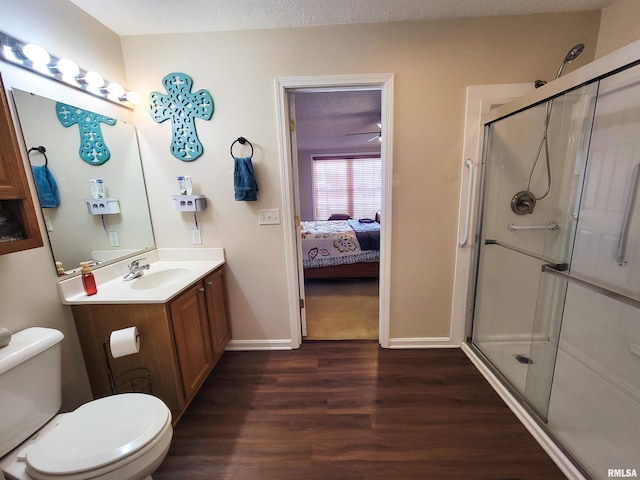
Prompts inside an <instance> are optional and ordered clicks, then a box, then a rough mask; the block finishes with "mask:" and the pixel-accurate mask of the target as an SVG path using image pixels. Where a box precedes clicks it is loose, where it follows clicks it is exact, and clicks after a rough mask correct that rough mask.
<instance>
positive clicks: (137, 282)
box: [125, 267, 191, 290]
mask: <svg viewBox="0 0 640 480" xmlns="http://www.w3.org/2000/svg"><path fill="white" fill-rule="evenodd" d="M190 273H191V270H189V269H188V268H184V267H174V268H166V269H163V270H157V271H155V272H154V271H146V272H145V273H144V275H142V276H141V277H138V278H136V279H134V280H130V281H127V282H125V283H128V284H129V287H130V288H132V289H134V290H149V289H152V288H158V287H166V286H169V285H172V284H174V283H179V282H181V281H182V279H183V278H184V277H186V276H187V275H189V274H190Z"/></svg>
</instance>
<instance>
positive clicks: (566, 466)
mask: <svg viewBox="0 0 640 480" xmlns="http://www.w3.org/2000/svg"><path fill="white" fill-rule="evenodd" d="M460 348H461V349H462V351H463V352H464V353H465V355H467V357H469V360H471V362H472V363H473V364H474V365H475V366H476V368H477V369H478V370H479V371H480V373H481V374H482V375H483V376H484V378H485V379H486V380H487V382H489V385H491V387H492V388H493V389H494V390H495V391H496V392H497V393H498V395H500V398H502V400H503V401H504V402H505V403H506V404H507V406H508V407H509V409H510V410H511V411H512V412H513V413H514V415H515V416H516V417H517V418H518V420H520V423H522V424H523V425H524V426H525V428H526V429H527V430H528V431H529V433H530V434H531V436H532V437H533V438H534V439H535V440H536V441H537V442H538V443H539V444H540V446H541V447H542V449H543V450H544V451H545V452H547V455H549V457H551V460H553V462H554V463H555V464H556V465H557V466H558V468H559V469H560V470H562V473H564V474H565V475H566V477H567V478H568V479H569V480H586V479H585V477H584V476H583V475H582V473H581V472H580V471H579V470H578V469H577V468H576V466H575V465H574V464H573V462H572V461H571V460H569V458H568V457H567V456H566V455H565V454H564V453H563V452H562V450H560V449H559V448H558V446H557V445H556V444H555V443H554V441H553V440H552V439H551V438H550V437H549V436H548V435H547V434H546V432H545V431H544V430H543V429H542V428H541V427H540V425H538V424H537V423H536V421H535V420H534V419H533V418H532V417H531V415H529V413H528V412H527V411H526V410H525V409H524V407H523V406H522V405H521V404H520V403H519V402H518V401H517V400H516V399H515V398H514V397H513V395H511V392H509V390H507V388H506V387H505V386H504V385H502V383H501V382H500V381H499V380H498V379H497V378H496V376H495V375H494V374H493V373H492V372H491V370H489V369H488V368H487V366H486V365H485V364H484V363H482V361H481V360H480V359H479V358H478V356H477V355H476V354H475V353H474V352H473V350H471V348H469V346H468V345H467V344H466V343H463V344H462V345H461V346H460Z"/></svg>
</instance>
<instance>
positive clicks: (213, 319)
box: [204, 268, 231, 360]
mask: <svg viewBox="0 0 640 480" xmlns="http://www.w3.org/2000/svg"><path fill="white" fill-rule="evenodd" d="M204 283H205V288H206V291H207V313H208V317H209V329H210V330H211V343H212V345H213V358H214V359H215V360H217V359H218V358H220V356H221V355H222V353H223V352H224V349H225V347H226V346H227V343H229V340H231V325H230V324H229V316H228V315H227V304H226V289H225V285H224V269H222V268H221V269H219V270H217V271H215V272H214V273H212V274H211V275H209V276H208V277H207V278H205V280H204Z"/></svg>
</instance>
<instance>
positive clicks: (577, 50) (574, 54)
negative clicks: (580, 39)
mask: <svg viewBox="0 0 640 480" xmlns="http://www.w3.org/2000/svg"><path fill="white" fill-rule="evenodd" d="M583 50H584V43H579V44H577V45H576V46H574V47H573V48H572V49H571V50H569V52H568V53H567V56H566V57H564V61H565V62H567V63H568V62H573V61H574V60H575V59H576V58H578V55H580V54H581V53H582V51H583Z"/></svg>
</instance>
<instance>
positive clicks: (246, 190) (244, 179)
mask: <svg viewBox="0 0 640 480" xmlns="http://www.w3.org/2000/svg"><path fill="white" fill-rule="evenodd" d="M233 160H234V168H233V189H234V191H235V196H236V200H240V201H243V200H244V201H254V200H257V199H258V194H257V192H258V184H257V183H256V177H255V175H254V174H253V164H252V163H251V158H250V157H245V158H236V157H233Z"/></svg>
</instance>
